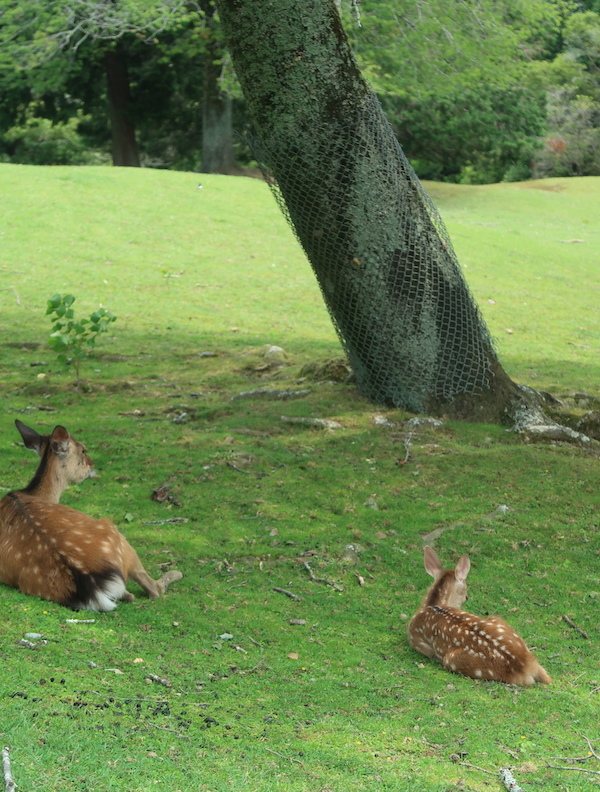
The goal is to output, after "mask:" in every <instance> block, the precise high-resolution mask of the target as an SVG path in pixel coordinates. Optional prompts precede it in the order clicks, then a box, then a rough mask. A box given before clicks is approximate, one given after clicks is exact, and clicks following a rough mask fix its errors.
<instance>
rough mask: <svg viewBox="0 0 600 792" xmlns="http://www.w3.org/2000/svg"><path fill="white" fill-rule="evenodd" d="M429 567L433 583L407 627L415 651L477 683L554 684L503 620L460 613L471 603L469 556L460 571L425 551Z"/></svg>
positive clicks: (458, 566) (459, 564)
mask: <svg viewBox="0 0 600 792" xmlns="http://www.w3.org/2000/svg"><path fill="white" fill-rule="evenodd" d="M425 569H426V570H427V572H428V573H429V574H430V575H431V576H432V577H433V579H434V582H433V584H432V585H431V586H430V588H429V590H428V592H427V594H426V596H425V599H424V600H423V603H422V604H421V607H420V608H419V610H418V611H417V612H416V614H415V615H414V616H413V618H412V619H411V621H410V623H409V625H408V638H409V642H410V645H411V646H412V647H413V649H416V651H417V652H420V653H421V654H423V655H425V656H426V657H432V658H435V659H436V660H437V661H438V662H440V663H441V664H442V665H443V666H444V668H447V669H448V670H449V671H454V672H456V673H458V674H464V675H465V676H468V677H471V678H473V679H487V680H495V681H497V682H506V683H508V684H514V685H533V684H534V683H535V682H543V683H549V682H551V679H550V677H549V676H548V674H547V673H546V671H545V670H544V669H543V668H542V666H541V665H540V664H539V662H538V661H537V659H536V658H535V656H534V655H533V654H532V653H531V652H530V651H529V649H528V648H527V646H526V644H525V642H524V641H523V639H522V638H520V637H519V636H518V635H517V633H516V632H515V631H514V630H513V629H512V627H510V626H509V625H508V624H507V623H506V622H505V621H504V620H503V619H501V618H500V617H499V616H490V617H488V618H482V617H480V616H475V615H474V614H472V613H468V612H467V611H463V610H461V606H462V604H463V603H464V602H465V600H466V599H467V584H466V577H467V575H468V573H469V569H470V561H469V558H468V556H461V558H460V559H459V561H458V563H457V565H456V568H455V569H448V570H444V569H443V567H442V565H441V564H440V561H439V559H438V557H437V555H436V553H435V552H434V551H433V550H432V549H431V548H430V547H426V548H425Z"/></svg>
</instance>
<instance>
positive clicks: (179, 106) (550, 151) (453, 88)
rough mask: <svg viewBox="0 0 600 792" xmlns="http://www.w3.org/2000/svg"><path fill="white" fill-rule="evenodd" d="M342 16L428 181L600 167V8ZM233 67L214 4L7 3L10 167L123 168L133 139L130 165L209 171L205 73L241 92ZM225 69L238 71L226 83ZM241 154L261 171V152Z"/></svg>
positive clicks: (397, 2)
mask: <svg viewBox="0 0 600 792" xmlns="http://www.w3.org/2000/svg"><path fill="white" fill-rule="evenodd" d="M339 8H340V12H341V14H342V18H343V21H344V25H345V28H346V31H347V33H348V35H349V37H350V40H351V42H352V46H353V48H354V51H355V53H356V56H357V58H358V61H359V63H360V65H361V68H362V69H363V71H364V73H365V74H366V75H367V77H368V78H369V80H370V81H371V82H372V83H373V85H374V87H375V89H376V91H377V92H378V94H379V95H380V97H381V99H382V101H383V103H384V106H385V108H386V111H387V112H388V114H389V117H390V119H391V121H392V123H393V125H394V128H395V130H396V132H397V134H398V136H399V139H400V141H401V143H402V145H403V147H404V149H405V151H406V153H407V156H408V157H409V159H410V160H411V162H412V163H413V165H414V166H415V168H416V170H417V173H418V174H419V175H420V176H421V177H423V178H434V179H441V180H446V181H458V182H462V183H477V182H490V181H501V180H518V179H524V178H528V177H530V176H536V175H537V176H549V175H572V174H573V175H588V174H598V173H600V155H599V154H598V152H599V151H600V129H599V124H600V0H477V1H476V2H472V1H471V0H452V2H443V0H429V2H426V3H424V2H421V1H420V0H360V2H359V1H358V0H340V2H339ZM111 58H112V61H110V59H111ZM109 61H110V62H112V63H113V64H116V65H117V66H118V70H119V75H118V76H119V80H120V81H121V85H122V88H123V90H122V91H121V94H122V97H121V98H122V99H123V101H122V103H121V105H120V106H117V105H115V97H114V96H111V90H110V87H109V85H110V80H109V79H108V73H107V64H108V63H109ZM226 61H227V58H226V55H225V54H224V53H223V50H222V46H221V44H220V34H219V27H218V18H217V17H216V16H215V15H214V2H213V0H198V2H185V1H184V0H149V1H148V2H140V0H72V1H71V2H67V1H66V0H53V2H50V3H48V2H43V1H42V0H27V2H25V0H0V159H2V160H4V161H13V162H30V163H31V162H34V163H37V164H51V163H64V164H84V163H90V162H110V161H111V153H112V157H113V161H114V162H118V152H117V155H115V135H116V137H117V139H121V140H123V139H124V138H126V137H127V135H129V142H130V144H131V146H134V147H135V148H136V149H137V151H136V152H134V154H133V155H132V156H133V159H131V157H130V158H129V159H128V156H129V155H128V154H127V153H125V154H123V155H122V158H123V157H124V159H125V161H121V162H119V163H118V164H138V162H139V164H142V165H146V166H152V167H163V168H176V169H185V170H199V169H201V167H202V135H203V108H204V109H206V102H207V101H208V99H207V96H208V95H211V90H212V94H213V95H214V94H215V93H218V86H217V90H216V91H215V88H214V86H213V87H212V89H210V88H209V89H208V91H209V92H208V94H207V87H206V79H205V78H207V77H209V78H210V79H217V80H218V83H219V85H220V86H221V87H225V88H226V89H227V90H230V88H231V83H232V80H231V69H230V67H228V65H227V62H226ZM215 63H216V65H217V67H218V65H219V64H224V66H225V69H224V71H223V73H222V74H221V77H220V78H219V77H218V68H217V70H216V75H217V76H216V78H215V77H213V75H214V74H215V68H214V66H215ZM113 94H114V89H113ZM233 95H234V103H233V126H234V127H235V128H237V129H243V128H244V126H245V112H244V105H243V101H242V100H241V98H239V89H237V90H236V89H234V92H233ZM123 97H124V98H123ZM117 99H119V96H117ZM116 118H117V119H118V118H121V121H122V126H121V127H119V126H118V124H117V121H115V119H116ZM206 118H207V115H206V113H205V115H204V124H205V125H206V123H207V121H206ZM227 123H228V124H231V121H230V120H229V119H228V120H227ZM213 136H214V132H213ZM111 146H112V151H111ZM237 154H238V160H239V159H240V157H241V163H242V164H247V162H248V159H249V156H250V155H249V152H248V151H247V150H245V149H244V150H239V151H237ZM135 157H137V160H138V162H136V161H135Z"/></svg>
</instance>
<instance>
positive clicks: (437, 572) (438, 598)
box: [424, 547, 471, 608]
mask: <svg viewBox="0 0 600 792" xmlns="http://www.w3.org/2000/svg"><path fill="white" fill-rule="evenodd" d="M424 554H425V569H426V570H427V572H428V573H429V574H430V575H431V577H432V578H433V580H434V583H433V585H432V586H431V588H430V589H429V591H428V592H427V598H426V602H427V604H428V605H441V606H445V607H448V608H460V607H461V605H462V604H463V603H464V602H465V601H466V599H467V580H466V579H467V575H468V574H469V569H470V568H471V562H470V561H469V556H466V555H462V556H461V557H460V558H459V559H458V563H457V564H456V568H455V569H446V570H445V569H444V567H443V566H442V565H441V563H440V560H439V558H438V557H437V554H436V552H435V550H432V549H431V547H425V550H424Z"/></svg>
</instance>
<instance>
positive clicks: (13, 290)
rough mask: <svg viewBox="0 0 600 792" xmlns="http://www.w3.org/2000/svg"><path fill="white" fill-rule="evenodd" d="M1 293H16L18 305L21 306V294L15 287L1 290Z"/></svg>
mask: <svg viewBox="0 0 600 792" xmlns="http://www.w3.org/2000/svg"><path fill="white" fill-rule="evenodd" d="M0 291H11V292H14V295H15V297H16V298H17V305H21V300H20V299H19V292H18V291H17V290H16V289H15V287H14V286H8V287H7V288H6V289H0Z"/></svg>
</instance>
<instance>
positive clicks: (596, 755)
mask: <svg viewBox="0 0 600 792" xmlns="http://www.w3.org/2000/svg"><path fill="white" fill-rule="evenodd" d="M583 739H584V740H585V741H586V743H587V744H588V748H589V749H590V753H591V754H592V756H593V757H594V758H595V759H600V754H597V753H596V751H595V749H594V746H593V745H592V742H591V740H590V738H589V737H586V736H585V734H584V735H583Z"/></svg>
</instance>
